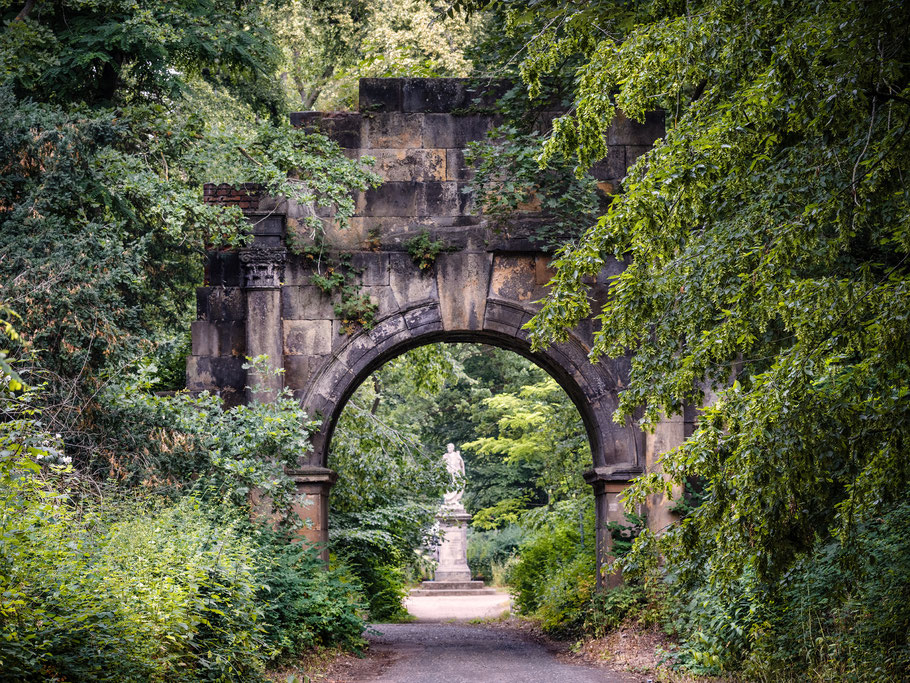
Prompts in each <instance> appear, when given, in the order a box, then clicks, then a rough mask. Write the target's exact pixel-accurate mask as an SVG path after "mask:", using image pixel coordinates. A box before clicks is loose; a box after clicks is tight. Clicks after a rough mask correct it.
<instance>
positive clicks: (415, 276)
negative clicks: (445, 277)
mask: <svg viewBox="0 0 910 683" xmlns="http://www.w3.org/2000/svg"><path fill="white" fill-rule="evenodd" d="M389 284H390V286H391V288H392V291H393V292H395V299H396V300H397V301H398V304H399V305H400V306H402V307H406V306H409V305H410V304H414V303H417V302H419V301H425V300H427V299H437V298H438V295H437V293H436V277H435V275H434V274H433V273H432V272H423V271H421V270H420V269H419V268H418V267H417V266H416V265H414V262H413V261H412V260H411V257H410V256H409V255H408V254H403V253H400V252H399V253H392V254H389Z"/></svg>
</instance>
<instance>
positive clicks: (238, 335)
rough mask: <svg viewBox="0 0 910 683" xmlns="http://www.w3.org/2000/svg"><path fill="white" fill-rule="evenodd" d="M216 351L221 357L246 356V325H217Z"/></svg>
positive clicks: (238, 323) (234, 323)
mask: <svg viewBox="0 0 910 683" xmlns="http://www.w3.org/2000/svg"><path fill="white" fill-rule="evenodd" d="M218 351H219V355H221V356H237V357H240V358H244V357H245V356H246V325H245V324H244V323H240V322H230V323H221V324H220V325H218Z"/></svg>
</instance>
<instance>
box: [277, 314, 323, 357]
mask: <svg viewBox="0 0 910 683" xmlns="http://www.w3.org/2000/svg"><path fill="white" fill-rule="evenodd" d="M331 352H332V321H331V320H285V321H284V353H285V355H301V356H306V355H321V354H329V353H331Z"/></svg>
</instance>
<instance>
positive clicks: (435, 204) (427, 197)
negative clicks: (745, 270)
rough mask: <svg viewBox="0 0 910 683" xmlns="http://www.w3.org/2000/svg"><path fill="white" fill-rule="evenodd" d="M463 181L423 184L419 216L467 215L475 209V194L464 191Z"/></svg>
mask: <svg viewBox="0 0 910 683" xmlns="http://www.w3.org/2000/svg"><path fill="white" fill-rule="evenodd" d="M464 187H465V184H463V183H455V182H442V183H436V182H430V183H423V184H422V188H421V189H422V190H423V192H422V194H421V197H420V200H419V201H418V205H417V215H418V216H433V217H435V216H466V215H471V214H472V213H473V211H474V202H473V195H471V194H469V193H466V192H462V189H463V188H464Z"/></svg>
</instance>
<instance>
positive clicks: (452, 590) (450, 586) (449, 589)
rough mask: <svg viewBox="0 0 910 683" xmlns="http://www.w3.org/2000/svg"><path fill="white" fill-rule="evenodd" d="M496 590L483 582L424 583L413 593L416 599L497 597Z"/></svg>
mask: <svg viewBox="0 0 910 683" xmlns="http://www.w3.org/2000/svg"><path fill="white" fill-rule="evenodd" d="M496 593H499V591H498V590H496V589H495V588H487V587H486V586H484V583H483V581H424V582H423V583H421V584H420V588H415V589H414V590H412V591H411V595H412V596H414V597H423V596H430V595H432V596H436V597H443V596H455V595H495V594H496Z"/></svg>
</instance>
